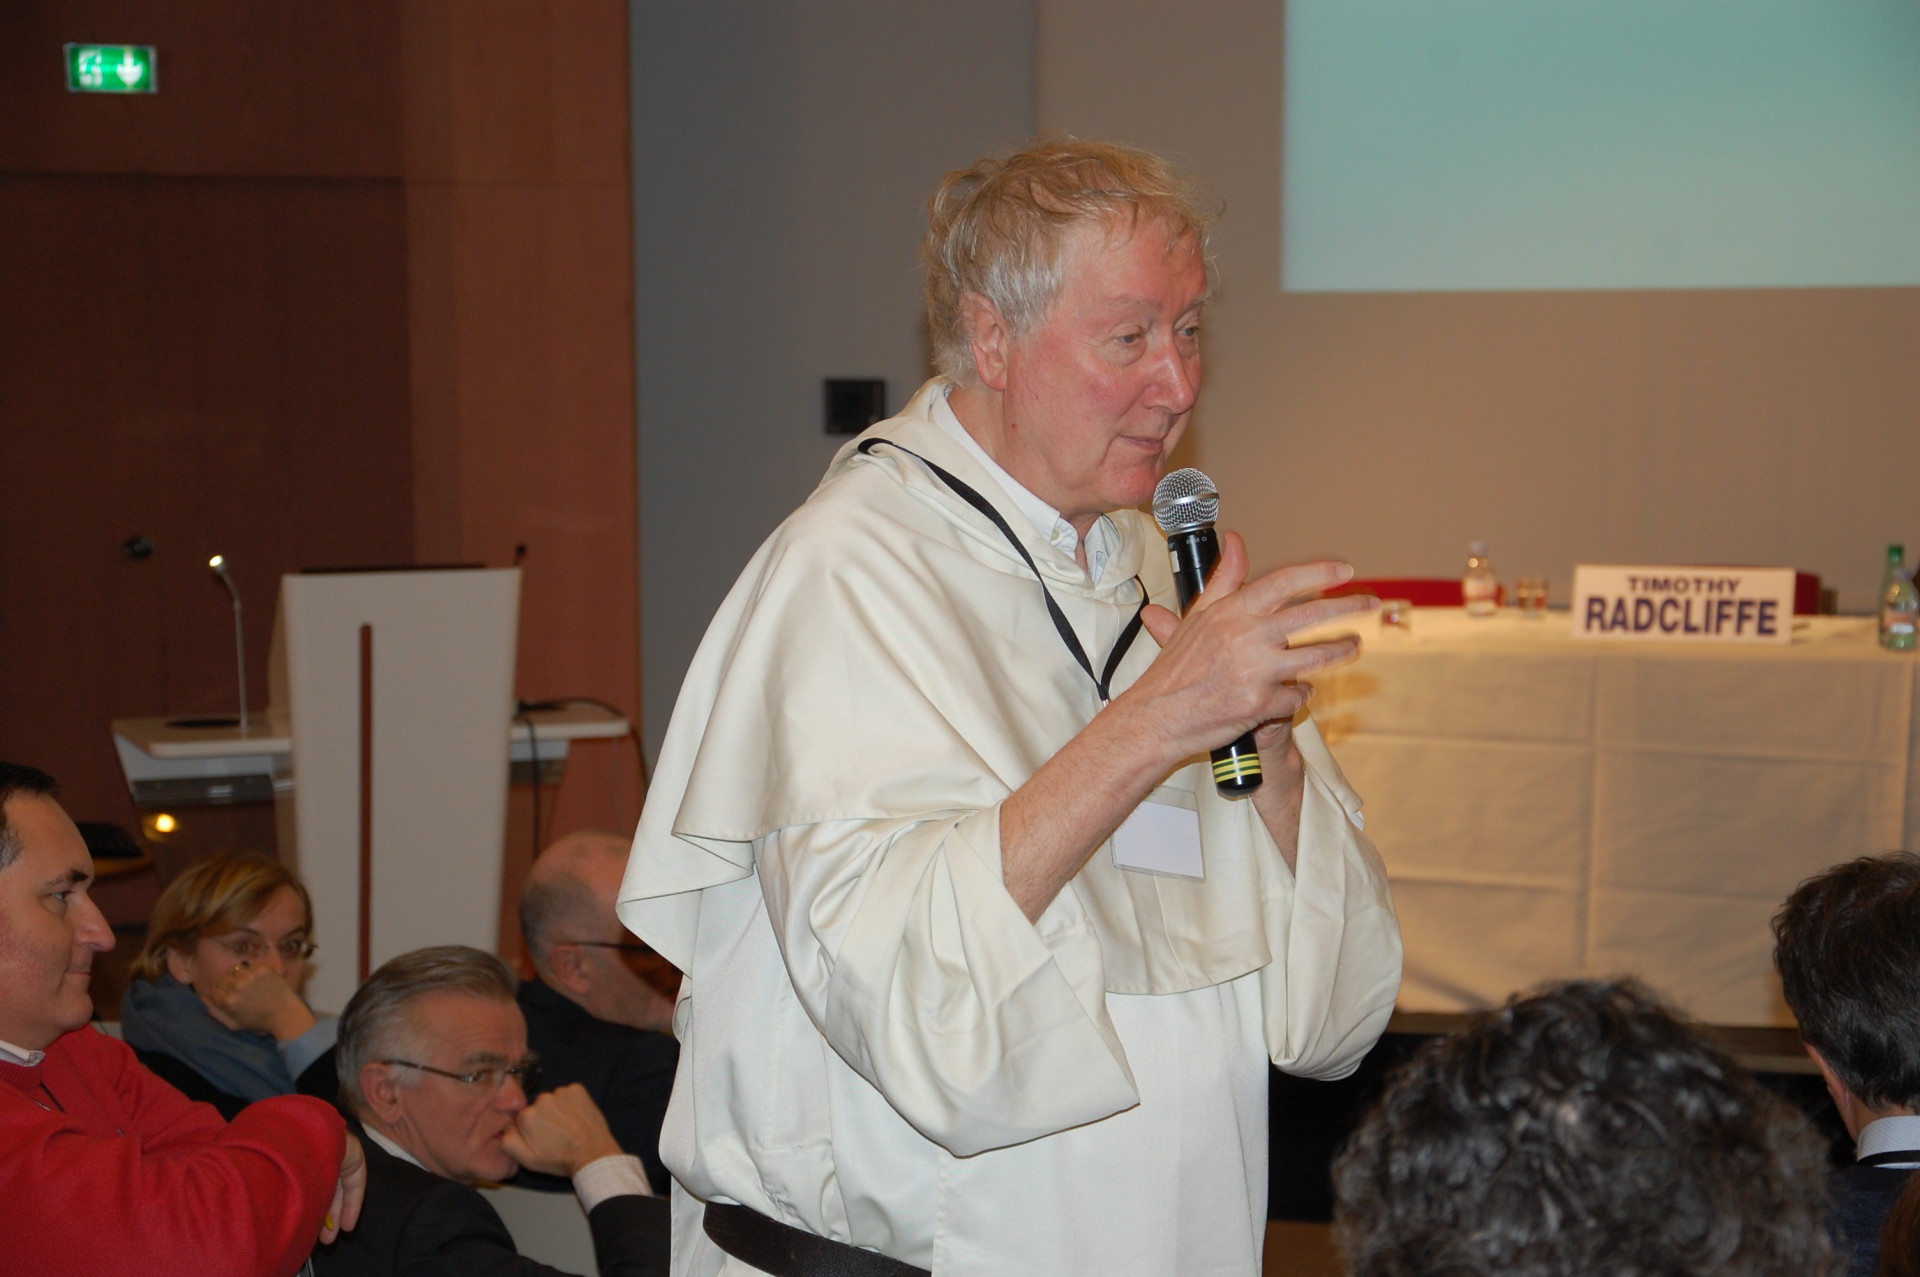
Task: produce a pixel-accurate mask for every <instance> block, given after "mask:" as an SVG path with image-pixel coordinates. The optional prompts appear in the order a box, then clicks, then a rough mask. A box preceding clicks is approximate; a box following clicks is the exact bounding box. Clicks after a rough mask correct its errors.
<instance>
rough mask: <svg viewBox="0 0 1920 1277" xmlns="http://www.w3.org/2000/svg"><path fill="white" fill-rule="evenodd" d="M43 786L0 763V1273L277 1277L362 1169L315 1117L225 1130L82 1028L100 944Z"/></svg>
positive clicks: (338, 1220)
mask: <svg viewBox="0 0 1920 1277" xmlns="http://www.w3.org/2000/svg"><path fill="white" fill-rule="evenodd" d="M52 793H53V780H52V778H51V777H49V776H48V775H47V774H46V773H44V772H41V771H37V770H35V769H34V768H31V767H21V766H18V765H16V764H12V763H0V1266H4V1268H5V1270H6V1272H7V1273H8V1274H10V1275H11V1277H40V1275H41V1274H49V1275H50V1274H74V1273H131V1272H137V1273H142V1274H148V1275H149V1277H159V1275H161V1274H178V1275H179V1277H288V1275H289V1274H292V1273H294V1272H296V1271H297V1270H299V1269H300V1267H301V1266H302V1265H303V1264H304V1263H305V1261H306V1257H307V1253H308V1252H309V1251H310V1250H311V1249H312V1248H313V1244H314V1239H315V1238H316V1237H319V1238H321V1239H323V1240H331V1239H332V1238H333V1236H334V1234H335V1233H336V1232H337V1231H338V1229H339V1228H343V1227H351V1226H352V1225H353V1222H354V1220H355V1219H356V1218H357V1217H358V1216H359V1213H360V1197H361V1194H362V1192H363V1191H364V1188H365V1183H366V1164H365V1160H364V1156H363V1154H362V1152H361V1149H360V1146H359V1144H358V1142H357V1141H356V1140H354V1139H353V1137H352V1136H351V1135H348V1134H347V1133H346V1131H345V1128H344V1125H343V1123H342V1122H341V1119H340V1117H339V1115H338V1114H337V1113H335V1112H334V1110H333V1109H332V1108H331V1107H330V1106H328V1105H327V1104H325V1103H323V1102H321V1101H319V1100H316V1099H311V1098H308V1097H305V1096H286V1097H282V1098H278V1099H271V1100H263V1101H261V1102H260V1103H258V1104H255V1105H252V1106H251V1107H249V1108H248V1109H247V1110H246V1111H245V1112H243V1113H242V1114H241V1115H240V1116H239V1117H238V1118H237V1119H235V1120H234V1121H233V1122H232V1123H231V1124H229V1123H227V1122H225V1121H224V1120H222V1119H221V1117H220V1115H219V1114H218V1113H216V1112H215V1111H214V1110H213V1109H212V1108H211V1107H210V1106H208V1105H205V1104H195V1103H193V1102H192V1101H190V1100H188V1099H187V1098H186V1097H185V1096H183V1095H181V1094H180V1093H179V1092H178V1091H176V1090H174V1089H173V1088H172V1087H170V1086H168V1085H167V1084H166V1083H165V1082H162V1081H161V1080H160V1079H159V1078H157V1077H155V1076H154V1075H153V1074H151V1073H149V1072H147V1070H146V1069H144V1068H142V1067H141V1066H140V1064H139V1063H138V1062H137V1061H136V1060H135V1059H134V1057H133V1052H132V1051H131V1050H129V1049H128V1048H127V1047H126V1046H125V1045H123V1044H122V1043H120V1042H118V1041H116V1040H115V1039H113V1038H110V1037H108V1036H106V1035H105V1034H103V1033H99V1032H97V1031H95V1030H94V1029H93V1028H92V1027H91V1026H89V1025H88V1023H87V1022H88V1020H89V1019H90V1018H91V1017H92V1014H93V1000H92V998H91V997H90V996H89V994H88V990H87V986H88V983H89V982H90V980H91V978H92V968H93V958H94V955H95V954H97V953H104V952H106V951H107V950H108V949H111V948H112V947H113V932H112V930H111V929H110V928H109V927H108V926H107V922H106V919H105V918H103V917H102V916H101V914H100V910H99V908H98V907H97V906H95V905H94V903H93V901H92V900H91V899H90V898H89V897H88V894H87V889H88V887H89V885H90V884H91V882H92V880H93V861H92V858H91V857H90V856H89V855H88V853H87V847H86V844H85V843H84V842H83V841H81V838H80V833H79V831H78V830H77V829H75V828H74V825H73V822H72V821H71V820H69V819H68V818H67V814H66V812H65V811H63V810H61V808H60V804H59V803H57V802H55V801H54V799H53V796H52Z"/></svg>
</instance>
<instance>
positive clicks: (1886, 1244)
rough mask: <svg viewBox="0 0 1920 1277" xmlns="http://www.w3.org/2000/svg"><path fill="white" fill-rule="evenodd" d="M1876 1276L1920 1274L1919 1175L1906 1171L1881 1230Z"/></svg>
mask: <svg viewBox="0 0 1920 1277" xmlns="http://www.w3.org/2000/svg"><path fill="white" fill-rule="evenodd" d="M1874 1274H1875V1277H1920V1175H1909V1176H1908V1177H1907V1186H1906V1187H1905V1188H1903V1189H1901V1190H1900V1198H1899V1200H1898V1201H1896V1202H1894V1204H1893V1209H1892V1210H1890V1211H1888V1212H1887V1222H1886V1224H1885V1226H1884V1227H1883V1228H1882V1229H1881V1230H1880V1266H1879V1267H1878V1268H1876V1269H1875V1270H1874Z"/></svg>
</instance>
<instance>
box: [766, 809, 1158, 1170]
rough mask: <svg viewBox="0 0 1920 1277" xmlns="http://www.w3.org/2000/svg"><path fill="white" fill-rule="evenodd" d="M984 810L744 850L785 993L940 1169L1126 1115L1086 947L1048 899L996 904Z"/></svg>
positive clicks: (800, 836) (811, 831) (776, 840)
mask: <svg viewBox="0 0 1920 1277" xmlns="http://www.w3.org/2000/svg"><path fill="white" fill-rule="evenodd" d="M999 830H1000V809H999V807H998V806H995V807H991V808H988V809H986V810H984V811H979V812H974V813H971V814H967V815H963V816H944V817H938V818H933V819H924V820H878V821H837V822H832V823H827V824H819V825H811V826H806V827H803V828H797V829H784V830H779V831H777V832H775V833H773V834H771V835H768V836H767V837H766V838H764V839H762V840H760V842H759V844H758V857H757V860H758V871H759V876H760V882H761V890H762V892H763V894H764V895H765V898H766V903H767V910H768V913H769V916H770V917H771V919H772V922H773V929H774V934H775V936H776V937H777V938H778V940H779V944H780V948H781V952H782V954H783V955H784V958H785V962H786V967H787V971H788V973H789V976H790V978H791V980H792V983H793V987H794V990H795V992H796V993H797V994H798V995H799V998H800V1001H801V1003H802V1005H803V1006H804V1007H805V1009H806V1011H807V1014H808V1016H809V1017H810V1018H811V1019H812V1020H813V1022H814V1024H815V1025H817V1026H818V1027H819V1029H820V1031H821V1032H822V1033H823V1034H824V1035H825V1037H826V1039H827V1041H828V1042H829V1043H831V1044H832V1046H833V1049H834V1050H835V1051H836V1052H838V1053H839V1055H840V1056H841V1057H842V1058H843V1059H844V1060H846V1062H847V1063H848V1064H849V1065H850V1066H851V1067H852V1068H853V1069H854V1070H855V1071H856V1072H858V1073H859V1074H860V1075H861V1076H862V1077H864V1078H866V1079H867V1080H868V1081H869V1082H871V1083H872V1084H873V1085H874V1086H875V1087H876V1088H878V1089H879V1091H880V1093H881V1094H882V1095H883V1096H885V1097H886V1099H887V1101H888V1103H889V1104H891V1105H892V1106H893V1108H894V1109H895V1110H896V1111H897V1112H898V1113H899V1114H900V1115H901V1116H902V1117H903V1118H905V1119H906V1120H907V1121H908V1122H909V1123H911V1124H912V1125H913V1127H914V1128H915V1129H916V1130H918V1131H919V1132H920V1133H921V1134H922V1135H924V1136H925V1137H926V1138H927V1139H929V1140H932V1141H934V1142H935V1143H938V1144H940V1145H942V1146H943V1147H945V1148H946V1149H948V1150H949V1151H950V1152H952V1153H953V1154H955V1155H956V1156H961V1157H965V1156H969V1155H971V1154H974V1153H978V1152H981V1151H984V1150H986V1149H990V1148H999V1147H1003V1146H1006V1145H1009V1144H1017V1143H1021V1142H1023V1141H1026V1140H1030V1139H1034V1138H1037V1137H1039V1136H1042V1135H1049V1134H1052V1133H1054V1132H1056V1131H1060V1130H1064V1129H1066V1128H1068V1127H1072V1126H1078V1125H1080V1124H1082V1123H1085V1122H1091V1121H1096V1120H1098V1119H1100V1118H1103V1117H1106V1116H1108V1115H1110V1114H1113V1113H1116V1112H1119V1111H1121V1110H1122V1109H1126V1108H1131V1107H1132V1106H1133V1105H1135V1104H1136V1103H1138V1102H1139V1096H1138V1094H1137V1092H1136V1090H1135V1087H1134V1082H1133V1077H1132V1074H1131V1072H1130V1071H1129V1070H1128V1067H1127V1063H1126V1057H1125V1054H1124V1052H1123V1051H1122V1050H1121V1047H1120V1043H1119V1039H1118V1038H1117V1037H1116V1036H1115V1033H1114V1030H1113V1026H1112V1023H1111V1022H1110V1021H1109V1019H1108V1017H1107V1011H1106V994H1105V980H1104V977H1103V971H1102V967H1101V961H1100V945H1099V942H1098V940H1097V939H1095V938H1094V935H1093V931H1092V928H1091V926H1090V925H1089V924H1088V922H1087V920H1086V918H1085V916H1084V914H1083V913H1082V911H1081V910H1080V909H1079V907H1078V905H1077V903H1076V902H1075V901H1074V899H1073V896H1072V893H1070V892H1062V893H1061V894H1060V896H1059V897H1058V898H1057V899H1056V900H1055V902H1054V904H1053V905H1052V906H1050V907H1049V908H1048V910H1047V912H1046V913H1045V914H1043V915H1042V917H1041V919H1040V921H1039V922H1038V923H1037V924H1035V923H1030V922H1028V921H1027V918H1026V916H1025V915H1024V914H1023V913H1022V912H1021V911H1020V908H1019V906H1018V905H1016V904H1015V903H1014V901H1013V898H1012V897H1011V896H1010V895H1009V894H1008V893H1007V890H1006V887H1005V885H1004V883H1003V881H1002V877H1001V866H1000V834H999Z"/></svg>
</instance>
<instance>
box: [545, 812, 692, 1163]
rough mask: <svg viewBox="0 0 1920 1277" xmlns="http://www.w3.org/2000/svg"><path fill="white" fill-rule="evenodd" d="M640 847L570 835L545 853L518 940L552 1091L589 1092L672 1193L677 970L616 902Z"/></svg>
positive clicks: (611, 837) (588, 834)
mask: <svg viewBox="0 0 1920 1277" xmlns="http://www.w3.org/2000/svg"><path fill="white" fill-rule="evenodd" d="M629 845H630V840H629V839H626V838H622V837H620V836H618V835H616V834H608V833H596V832H592V831H581V832H578V833H572V834H568V835H567V836H566V837H564V838H561V839H559V840H558V841H556V842H555V843H554V844H553V845H552V846H550V847H548V848H547V849H546V850H545V851H543V852H541V853H540V856H539V858H538V859H536V860H535V861H534V862H533V868H532V870H531V871H530V872H529V873H528V874H527V881H526V884H525V885H524V886H523V887H522V888H521V889H520V932H521V935H522V936H523V937H524V938H525V941H526V946H527V957H528V958H529V960H530V961H531V962H532V963H533V969H534V971H535V972H536V975H535V978H533V979H531V980H526V981H523V982H522V983H521V985H520V1010H521V1011H522V1012H524V1013H525V1015H526V1017H527V1041H528V1042H529V1043H531V1044H532V1046H533V1049H534V1050H535V1051H537V1052H539V1055H540V1060H541V1064H542V1072H543V1075H544V1076H545V1078H546V1082H545V1084H546V1085H547V1086H550V1087H556V1088H557V1087H561V1086H565V1085H567V1084H568V1083H571V1082H578V1083H579V1084H580V1085H582V1086H584V1087H586V1088H587V1094H588V1095H591V1096H592V1097H593V1101H594V1103H596V1104H598V1105H599V1106H600V1111H601V1112H602V1113H604V1114H606V1118H607V1126H608V1127H609V1128H611V1130H612V1131H613V1136H614V1138H615V1139H616V1140H618V1141H619V1142H620V1147H621V1148H623V1149H625V1150H626V1151H627V1152H629V1153H634V1154H637V1155H638V1156H639V1158H640V1161H641V1163H642V1164H643V1165H644V1166H645V1167H646V1168H647V1179H648V1181H649V1182H650V1183H651V1184H652V1185H653V1189H654V1191H655V1192H656V1193H659V1194H661V1195H662V1196H664V1195H665V1194H666V1192H667V1187H668V1184H669V1179H668V1176H667V1169H666V1167H665V1166H663V1165H661V1163H660V1127H661V1124H662V1123H663V1122H664V1121H665V1120H666V1116H667V1101H668V1099H669V1098H671V1097H672V1095H673V1072H674V1069H675V1067H676V1066H677V1065H678V1063H679V1060H680V1044H679V1043H678V1042H677V1041H675V1040H674V1038H673V1036H672V1028H673V998H672V997H671V996H670V994H669V993H668V992H666V991H664V990H671V989H673V988H675V987H677V985H678V983H679V972H677V971H675V970H674V969H673V967H672V966H670V965H669V964H668V963H667V961H666V959H665V958H662V957H660V956H659V955H658V954H656V953H655V952H654V951H653V950H652V949H650V948H648V947H647V946H646V945H644V944H641V943H640V941H639V940H638V939H637V938H635V936H634V935H633V933H631V932H629V931H628V930H626V928H624V927H622V926H621V925H620V920H619V919H618V918H616V917H615V916H614V912H613V906H614V900H615V897H616V895H617V894H618V892H619V890H620V878H621V875H622V874H623V873H624V872H625V871H626V865H627V849H628V847H629Z"/></svg>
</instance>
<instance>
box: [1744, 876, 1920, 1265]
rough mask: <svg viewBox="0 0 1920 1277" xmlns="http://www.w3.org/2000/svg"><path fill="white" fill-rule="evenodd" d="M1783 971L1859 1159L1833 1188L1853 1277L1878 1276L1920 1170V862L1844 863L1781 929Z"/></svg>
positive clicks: (1806, 890)
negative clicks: (1895, 1212) (1894, 1223)
mask: <svg viewBox="0 0 1920 1277" xmlns="http://www.w3.org/2000/svg"><path fill="white" fill-rule="evenodd" d="M1773 936H1774V946H1773V962H1774V965H1775V966H1777V967H1778V968H1779V969H1780V985H1781V988H1782V990H1783V991H1784V992H1785V993H1786V996H1787V1005H1788V1006H1789V1007H1791V1008H1793V1014H1794V1017H1795V1018H1796V1019H1798V1020H1799V1021H1800V1038H1801V1040H1802V1041H1803V1042H1804V1043H1805V1044H1806V1048H1807V1054H1808V1055H1810V1056H1812V1057H1813V1062H1814V1064H1815V1065H1817V1066H1818V1067H1819V1069H1820V1076H1821V1077H1823V1078H1825V1079H1826V1083H1827V1091H1828V1093H1829V1094H1831V1095H1832V1096H1833V1102H1834V1105H1835V1106H1836V1107H1837V1108H1838V1109H1839V1110H1840V1120H1841V1121H1842V1122H1844V1123H1846V1127H1847V1133H1848V1134H1850V1135H1852V1136H1853V1138H1854V1141H1855V1148H1856V1152H1857V1157H1858V1159H1859V1160H1857V1161H1855V1162H1854V1163H1853V1165H1851V1166H1849V1167H1847V1168H1846V1169H1845V1170H1842V1171H1839V1172H1837V1173H1836V1174H1835V1175H1834V1176H1833V1178H1832V1180H1831V1181H1830V1184H1829V1189H1830V1191H1831V1193H1832V1197H1833V1212H1834V1223H1835V1225H1836V1226H1837V1227H1838V1229H1839V1231H1840V1233H1841V1236H1842V1238H1843V1239H1844V1241H1845V1243H1846V1245H1847V1246H1848V1248H1849V1249H1850V1250H1851V1252H1852V1264H1851V1267H1850V1268H1849V1269H1848V1271H1849V1272H1851V1273H1855V1274H1859V1275H1860V1277H1872V1273H1873V1269H1874V1258H1875V1256H1876V1254H1877V1253H1878V1250H1879V1238H1880V1226H1881V1224H1882V1222H1883V1221H1884V1220H1885V1219H1886V1217H1887V1211H1888V1209H1889V1208H1890V1207H1891V1206H1892V1205H1893V1202H1894V1199H1895V1198H1896V1197H1898V1196H1900V1190H1901V1188H1902V1187H1904V1186H1905V1184H1906V1182H1907V1181H1908V1180H1909V1179H1910V1178H1912V1177H1913V1171H1914V1168H1915V1167H1916V1166H1920V1116H1916V1112H1915V1110H1916V1109H1920V857H1915V856H1911V855H1907V854H1905V853H1896V854H1894V855H1889V856H1868V857H1863V858H1861V859H1859V860H1854V861H1849V862H1848V863H1846V864H1844V865H1836V866H1835V867H1833V868H1832V869H1829V870H1828V871H1827V872H1826V873H1823V874H1820V875H1819V876H1817V877H1813V878H1809V879H1807V880H1806V881H1805V882H1803V883H1801V884H1800V885H1799V886H1798V887H1797V888H1795V889H1794V892H1793V894H1792V895H1791V896H1788V897H1787V902H1786V904H1785V905H1784V906H1783V907H1782V908H1781V910H1780V912H1779V914H1778V915H1776V916H1775V917H1774V920H1773Z"/></svg>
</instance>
